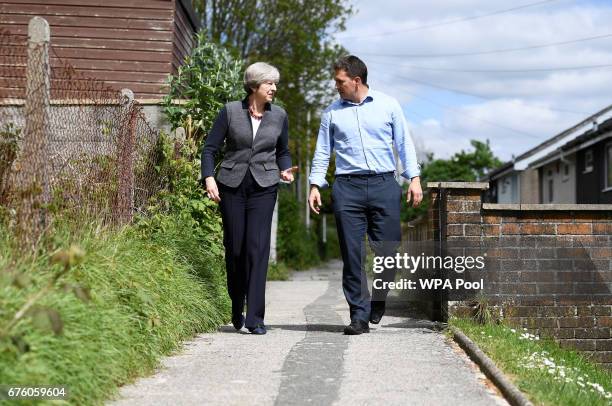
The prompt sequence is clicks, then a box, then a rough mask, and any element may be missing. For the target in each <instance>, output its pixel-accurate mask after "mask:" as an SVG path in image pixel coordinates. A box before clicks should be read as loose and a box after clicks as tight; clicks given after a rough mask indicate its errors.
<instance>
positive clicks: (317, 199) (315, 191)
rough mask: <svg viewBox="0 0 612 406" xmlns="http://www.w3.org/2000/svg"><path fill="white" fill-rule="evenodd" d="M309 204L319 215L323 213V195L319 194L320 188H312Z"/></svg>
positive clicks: (313, 186)
mask: <svg viewBox="0 0 612 406" xmlns="http://www.w3.org/2000/svg"><path fill="white" fill-rule="evenodd" d="M308 204H309V205H310V210H312V211H314V212H315V213H317V214H319V212H320V211H321V207H322V206H323V205H322V204H321V193H319V187H318V186H316V185H312V186H311V187H310V195H309V196H308Z"/></svg>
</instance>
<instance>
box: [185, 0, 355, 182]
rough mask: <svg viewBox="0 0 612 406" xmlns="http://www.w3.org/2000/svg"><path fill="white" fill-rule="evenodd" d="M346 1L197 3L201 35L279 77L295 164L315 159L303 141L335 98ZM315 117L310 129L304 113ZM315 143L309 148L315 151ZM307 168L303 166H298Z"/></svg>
mask: <svg viewBox="0 0 612 406" xmlns="http://www.w3.org/2000/svg"><path fill="white" fill-rule="evenodd" d="M345 3H346V2H345V1H343V0H309V1H306V0H193V4H194V9H195V10H196V12H197V13H198V15H199V17H200V20H201V24H202V31H203V32H204V35H205V36H207V38H208V39H209V40H211V41H213V42H216V43H218V44H220V45H223V46H224V47H226V48H229V49H230V50H232V51H233V52H234V53H235V54H236V55H237V56H238V57H239V58H241V59H244V60H245V63H246V64H249V63H252V62H255V61H265V62H268V63H271V64H273V65H274V66H276V67H277V68H278V69H279V71H280V73H281V81H280V85H279V90H278V98H279V99H280V100H282V102H283V104H284V106H285V108H286V110H287V112H288V113H289V118H290V130H291V137H290V147H291V149H292V152H293V155H294V160H295V161H296V162H298V163H299V162H304V160H305V159H311V158H312V157H311V151H307V150H306V148H305V147H304V146H305V143H304V142H303V141H304V137H305V135H306V134H310V135H313V134H314V133H315V131H316V128H317V127H318V121H317V120H316V119H314V117H315V114H316V113H318V112H319V111H320V110H321V107H322V106H323V105H324V104H326V103H328V102H329V101H330V100H331V97H333V96H334V95H335V91H334V88H333V86H332V85H331V78H332V72H331V66H332V64H333V62H334V61H335V60H336V59H337V58H338V57H339V56H340V55H341V54H344V53H346V51H345V50H344V49H343V48H342V47H340V46H338V45H336V44H334V42H333V41H332V34H333V33H334V32H338V31H342V30H344V24H345V20H346V18H347V17H348V16H349V15H350V14H351V13H352V9H351V8H350V6H346V4H345ZM307 111H311V112H313V113H315V114H312V116H313V119H312V120H311V122H310V128H307V123H306V112H307ZM313 144H314V142H313V143H311V147H313ZM300 169H302V170H303V169H304V168H300Z"/></svg>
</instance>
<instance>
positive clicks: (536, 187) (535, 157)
mask: <svg viewBox="0 0 612 406" xmlns="http://www.w3.org/2000/svg"><path fill="white" fill-rule="evenodd" d="M610 118H612V105H611V106H608V107H606V108H604V109H603V110H601V111H599V112H597V113H595V114H593V115H591V116H589V117H587V118H586V119H584V120H582V121H581V122H580V123H578V124H576V125H574V126H573V127H571V128H569V129H567V130H564V131H562V132H561V133H559V134H557V135H555V136H554V137H552V138H550V139H548V140H546V141H544V142H543V143H541V144H539V145H537V146H536V147H534V148H531V149H530V150H528V151H526V152H524V153H522V154H521V155H519V156H517V157H516V158H514V159H513V160H511V161H509V162H507V163H505V164H504V165H502V166H501V167H500V168H498V169H496V170H495V171H492V172H491V173H489V174H488V175H487V177H486V178H485V179H483V180H485V181H486V180H488V181H489V182H490V189H489V191H488V192H487V195H486V196H485V198H486V200H487V201H488V202H491V203H523V204H538V203H576V202H578V203H599V202H600V201H599V200H601V199H602V197H601V196H599V194H598V193H596V192H595V191H593V190H591V188H592V189H595V186H594V185H595V183H597V184H598V185H600V184H603V182H605V180H602V178H601V177H602V176H603V175H605V173H606V171H605V170H604V167H605V165H606V163H605V162H604V159H605V153H604V150H603V148H604V147H605V145H603V146H602V147H601V150H600V151H598V152H597V153H596V152H595V151H592V152H588V153H586V156H583V152H580V153H577V154H576V153H575V152H576V151H577V150H578V149H580V148H578V147H577V146H576V145H575V144H574V143H573V142H575V141H576V140H578V139H584V138H581V137H587V136H590V135H592V134H599V135H601V136H602V137H605V136H606V134H605V133H601V131H605V129H606V128H608V127H607V126H608V125H607V124H606V125H603V124H604V123H607V122H608V121H609V119H610ZM599 135H598V136H597V137H599ZM597 137H596V138H597ZM597 139H598V140H599V141H597V142H602V143H603V142H604V141H602V140H601V139H600V138H597ZM566 145H572V146H573V147H571V148H570V147H567V148H566V149H563V148H564V147H565V146H566ZM587 145H590V144H587ZM598 145H599V144H598ZM590 149H591V150H592V148H590ZM570 151H572V152H570ZM585 162H586V167H587V168H588V167H590V166H593V169H592V170H591V171H587V172H584V173H581V171H580V167H581V166H580V165H582V166H583V167H584V165H585ZM595 167H596V168H597V169H595ZM583 170H584V168H583ZM583 175H584V176H583ZM596 177H597V179H596ZM584 182H588V184H585V183H584ZM597 187H599V186H597ZM604 188H605V187H604ZM587 189H588V190H591V191H590V192H588V194H587V193H586V192H585V190H587ZM603 199H604V200H603V201H602V202H609V200H605V198H603Z"/></svg>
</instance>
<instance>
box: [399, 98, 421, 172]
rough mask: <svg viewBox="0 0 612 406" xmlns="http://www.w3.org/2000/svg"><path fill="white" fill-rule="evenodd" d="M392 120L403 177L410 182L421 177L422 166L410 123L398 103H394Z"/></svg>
mask: <svg viewBox="0 0 612 406" xmlns="http://www.w3.org/2000/svg"><path fill="white" fill-rule="evenodd" d="M392 120H393V142H394V145H395V149H396V150H397V154H398V156H399V160H400V163H401V164H402V169H403V172H402V173H401V176H403V177H404V178H406V179H408V180H410V179H412V178H414V177H415V176H420V175H421V166H420V165H419V163H418V161H417V155H416V149H415V147H414V142H413V141H412V137H411V136H410V130H409V129H408V123H406V118H405V117H404V112H403V111H402V107H401V106H400V104H399V103H397V102H396V103H394V108H393V112H392Z"/></svg>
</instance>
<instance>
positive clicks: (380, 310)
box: [370, 301, 385, 324]
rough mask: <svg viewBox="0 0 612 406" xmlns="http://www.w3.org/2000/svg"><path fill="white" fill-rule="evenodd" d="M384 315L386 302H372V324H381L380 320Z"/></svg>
mask: <svg viewBox="0 0 612 406" xmlns="http://www.w3.org/2000/svg"><path fill="white" fill-rule="evenodd" d="M383 314H385V302H384V301H381V302H378V301H377V302H372V303H371V304H370V323H372V324H378V323H380V319H382V316H383Z"/></svg>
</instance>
